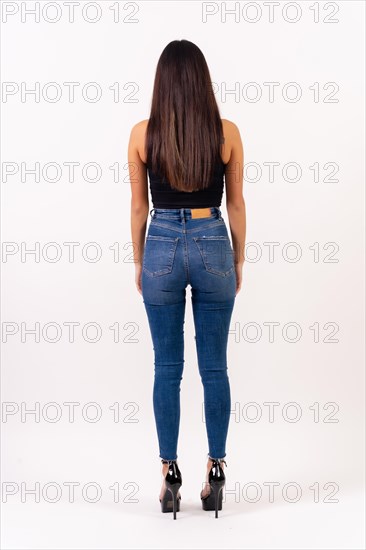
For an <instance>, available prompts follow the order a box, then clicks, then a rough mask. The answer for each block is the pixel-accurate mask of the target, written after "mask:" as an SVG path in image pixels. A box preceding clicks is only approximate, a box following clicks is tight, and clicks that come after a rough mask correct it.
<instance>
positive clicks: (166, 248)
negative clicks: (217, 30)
mask: <svg viewBox="0 0 366 550" xmlns="http://www.w3.org/2000/svg"><path fill="white" fill-rule="evenodd" d="M128 161H129V167H130V181H131V192H132V199H131V233H132V242H133V243H134V245H135V246H134V261H135V266H136V269H135V281H136V286H137V289H138V291H139V292H140V293H141V294H142V296H143V301H144V306H145V309H146V313H147V317H148V322H149V327H150V332H151V338H152V342H153V348H154V356H155V363H154V365H155V376H154V388H153V405H154V415H155V422H156V429H157V435H158V440H159V449H160V454H159V456H160V458H161V459H162V463H163V470H162V474H163V478H164V479H163V486H162V489H161V493H160V498H159V500H160V502H161V510H162V512H168V511H173V518H174V519H176V512H177V511H179V510H180V500H181V494H180V491H179V488H180V487H181V484H182V474H181V472H180V469H179V467H178V463H177V458H178V457H177V443H178V432H179V420H180V382H181V379H182V373H183V363H184V330H183V324H184V314H185V304H186V287H187V285H188V284H189V285H190V286H191V293H192V296H191V300H192V309H193V316H194V324H195V332H196V335H195V338H196V348H197V357H198V365H199V372H200V376H201V380H202V384H203V389H204V407H205V421H206V430H207V437H208V447H209V453H208V461H207V471H206V483H205V487H204V489H203V490H202V491H201V494H200V496H201V501H202V507H203V509H204V510H215V517H216V518H217V517H218V510H221V509H222V490H223V487H224V484H225V474H224V464H225V465H226V462H225V460H224V457H225V456H226V448H225V445H226V437H227V432H228V425H229V419H230V410H231V403H230V385H229V378H228V374H227V362H226V352H227V341H228V331H229V326H230V319H231V314H232V311H233V307H234V302H235V297H236V295H237V293H238V292H239V290H240V288H241V282H242V269H243V263H244V245H245V233H246V216H245V202H244V198H243V177H242V176H243V146H242V142H241V137H240V133H239V130H238V128H237V126H236V125H235V124H234V123H233V122H230V121H229V120H225V119H221V118H220V114H219V109H218V105H217V103H216V99H215V96H214V93H213V89H212V83H211V78H210V73H209V69H208V66H207V63H206V60H205V58H204V56H203V54H202V52H201V50H200V49H199V48H198V47H197V46H196V45H195V44H193V43H192V42H189V41H188V40H174V41H172V42H170V43H169V44H168V45H167V46H166V47H165V49H164V50H163V52H162V54H161V56H160V58H159V62H158V65H157V68H156V75H155V82H154V90H153V97H152V105H151V112H150V118H149V119H147V120H143V121H141V122H139V123H138V124H136V125H135V126H134V127H133V128H132V130H131V135H130V141H129V146H128ZM147 174H149V179H150V192H151V198H152V203H153V209H152V210H151V211H150V217H151V220H150V225H149V228H148V232H147V237H146V239H145V233H146V227H147V217H148V215H149V200H148V194H149V193H148V184H147ZM224 175H225V187H226V207H227V212H228V216H229V224H230V231H231V237H232V242H233V245H231V243H230V239H229V236H228V231H227V227H226V224H225V221H224V219H223V217H222V214H221V210H220V205H221V200H222V195H223V187H224V177H223V176H224ZM152 213H153V214H152Z"/></svg>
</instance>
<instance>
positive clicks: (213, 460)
mask: <svg viewBox="0 0 366 550" xmlns="http://www.w3.org/2000/svg"><path fill="white" fill-rule="evenodd" d="M208 458H209V459H210V460H212V462H213V463H215V462H217V463H220V462H223V463H224V464H225V466H226V467H227V464H226V460H225V459H224V458H211V457H210V455H208Z"/></svg>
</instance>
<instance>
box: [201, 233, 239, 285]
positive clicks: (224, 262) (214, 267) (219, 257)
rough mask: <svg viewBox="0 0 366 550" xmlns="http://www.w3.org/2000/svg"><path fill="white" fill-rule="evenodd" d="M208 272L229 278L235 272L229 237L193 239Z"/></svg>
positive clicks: (217, 236) (218, 236)
mask: <svg viewBox="0 0 366 550" xmlns="http://www.w3.org/2000/svg"><path fill="white" fill-rule="evenodd" d="M193 240H194V242H195V243H196V245H197V247H198V250H199V252H200V254H201V256H202V260H203V264H204V266H205V269H206V271H208V272H210V273H214V274H216V275H221V276H222V277H227V276H228V275H230V274H231V273H232V272H233V271H234V267H235V266H234V251H233V249H232V247H231V243H230V239H229V237H227V236H225V235H215V236H207V237H203V236H202V237H193Z"/></svg>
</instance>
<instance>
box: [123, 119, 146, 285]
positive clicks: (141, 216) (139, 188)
mask: <svg viewBox="0 0 366 550" xmlns="http://www.w3.org/2000/svg"><path fill="white" fill-rule="evenodd" d="M145 127H146V125H144V123H143V121H142V122H139V123H137V124H135V126H133V128H132V130H131V134H130V140H129V143H128V169H129V175H130V184H131V236H132V245H133V261H134V262H135V270H136V278H135V279H136V286H137V289H138V291H139V292H140V294H142V292H141V270H142V258H143V254H144V243H145V234H146V226H147V217H148V214H149V194H148V186H147V170H146V165H145V164H144V163H143V162H142V160H141V157H140V154H139V146H141V143H144V137H145V136H144V133H145Z"/></svg>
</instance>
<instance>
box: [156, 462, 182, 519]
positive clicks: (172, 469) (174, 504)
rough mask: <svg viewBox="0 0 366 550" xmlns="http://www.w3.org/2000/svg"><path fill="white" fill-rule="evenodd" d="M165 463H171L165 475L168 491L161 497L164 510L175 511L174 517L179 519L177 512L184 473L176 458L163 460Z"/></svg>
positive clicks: (162, 509)
mask: <svg viewBox="0 0 366 550" xmlns="http://www.w3.org/2000/svg"><path fill="white" fill-rule="evenodd" d="M161 462H162V463H163V464H169V469H168V473H167V474H166V476H165V487H166V491H165V493H164V496H163V498H159V500H160V503H161V511H162V512H173V519H177V517H176V513H177V512H179V511H180V501H181V497H180V496H179V497H178V491H179V488H180V487H181V485H182V474H181V471H180V470H179V468H178V464H177V462H176V460H162V461H161Z"/></svg>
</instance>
